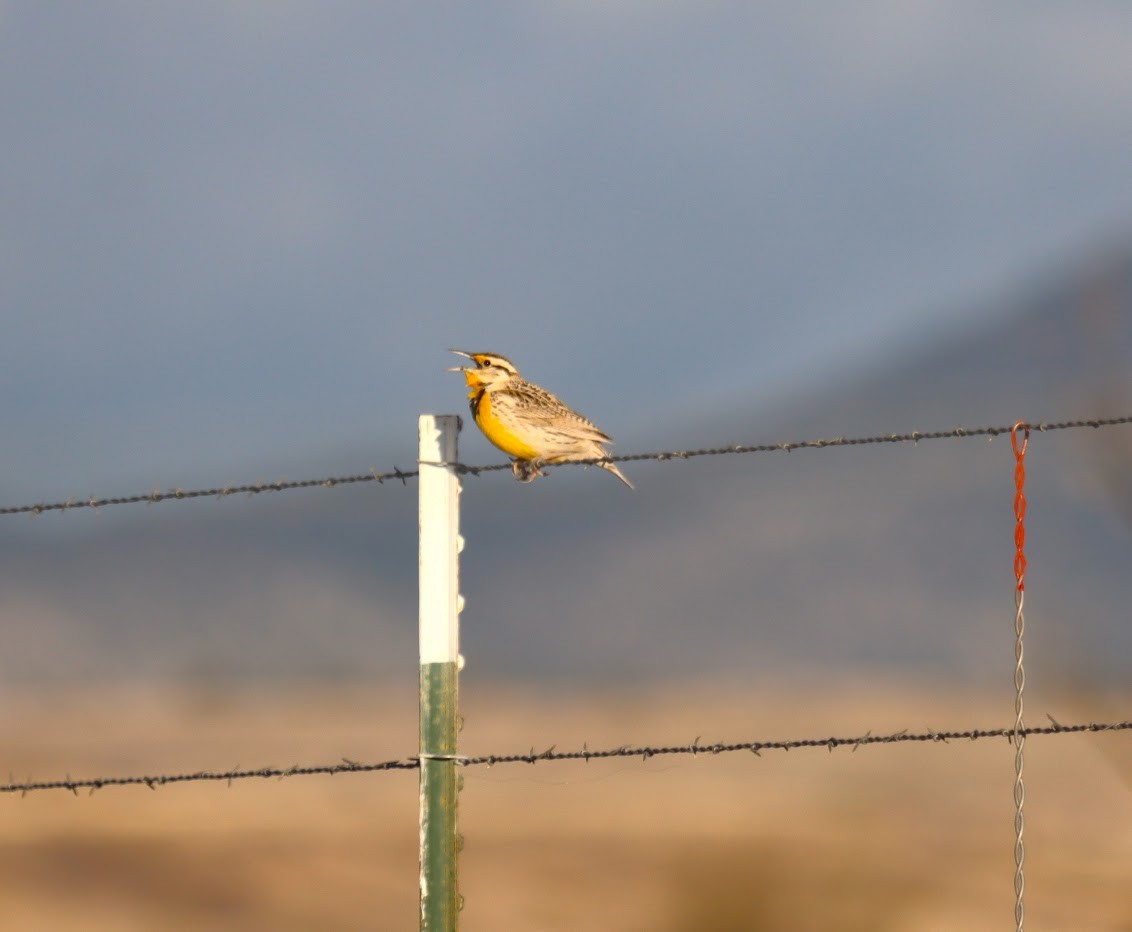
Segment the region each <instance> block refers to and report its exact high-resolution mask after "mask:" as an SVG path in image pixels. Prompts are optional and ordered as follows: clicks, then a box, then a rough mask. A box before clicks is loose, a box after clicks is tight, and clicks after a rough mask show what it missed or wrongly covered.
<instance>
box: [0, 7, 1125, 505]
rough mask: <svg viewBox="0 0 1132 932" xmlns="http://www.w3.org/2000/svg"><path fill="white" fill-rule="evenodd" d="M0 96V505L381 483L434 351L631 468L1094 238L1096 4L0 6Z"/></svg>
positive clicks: (1120, 140)
mask: <svg viewBox="0 0 1132 932" xmlns="http://www.w3.org/2000/svg"><path fill="white" fill-rule="evenodd" d="M0 86H2V87H3V88H4V94H3V95H2V96H0V140H3V143H2V144H0V309H2V315H3V316H2V319H3V321H4V328H3V333H4V340H3V341H2V343H0V384H2V385H3V389H4V396H5V398H6V400H7V404H6V406H5V408H6V411H7V416H6V418H5V425H4V426H5V431H4V434H5V438H6V442H5V444H4V468H3V475H4V479H3V482H2V483H0V499H2V500H3V502H4V503H16V502H17V501H20V500H24V499H26V498H29V497H40V496H45V497H58V496H67V495H72V494H75V495H86V494H91V493H104V492H105V493H114V492H120V491H136V490H138V489H139V488H141V489H144V488H150V487H152V486H154V485H160V486H162V487H168V486H173V485H182V486H186V487H188V486H193V485H198V484H200V485H207V484H221V483H224V482H237V481H249V480H255V479H277V478H283V477H289V478H299V477H300V476H302V475H306V474H308V473H313V474H320V473H323V472H338V471H344V470H348V471H354V470H356V469H364V468H366V467H369V466H375V467H379V468H384V467H386V466H389V465H392V464H393V463H398V464H400V465H405V464H408V463H409V462H410V461H411V460H412V458H413V456H414V452H415V422H416V416H417V414H418V413H420V412H422V411H438V412H444V411H462V410H464V408H463V398H462V392H461V391H460V387H459V382H458V379H456V377H454V376H451V375H448V374H446V373H444V371H443V367H445V366H447V365H449V364H450V363H449V360H448V359H447V358H446V354H445V352H444V351H445V350H446V349H447V348H448V347H449V346H459V347H465V348H469V349H491V350H495V351H498V352H503V353H506V354H508V355H510V356H512V357H513V358H514V359H515V360H516V362H518V363H519V365H520V366H521V367H522V368H523V369H524V371H525V373H526V374H528V375H529V376H531V377H532V378H534V379H536V380H537V381H540V382H543V383H544V384H546V385H547V386H548V387H550V388H552V389H554V390H556V391H558V392H559V394H561V395H562V396H563V397H564V398H565V399H566V400H567V401H568V402H570V403H572V404H574V405H575V406H577V407H578V408H580V409H581V410H582V411H584V412H585V413H587V414H589V415H590V416H592V417H593V418H594V419H595V420H597V421H598V422H599V423H600V424H601V425H602V426H603V427H605V428H606V429H607V430H608V431H609V432H610V433H612V434H613V435H614V436H615V437H616V438H617V440H618V441H619V449H620V450H621V451H622V452H629V451H632V450H635V449H638V448H640V447H642V446H644V447H648V448H652V447H654V446H655V445H656V444H657V442H658V439H659V438H660V437H662V436H663V426H664V425H666V424H668V423H669V422H671V423H672V424H673V425H674V429H678V428H679V425H680V424H681V423H687V422H688V420H687V419H690V418H692V417H694V416H696V415H697V414H698V413H700V412H702V411H704V410H709V409H711V408H712V407H714V406H717V405H720V404H734V405H736V406H741V405H750V406H754V405H756V404H757V403H759V402H760V401H766V400H768V399H769V400H773V399H774V398H778V397H782V396H784V395H786V394H788V393H790V392H791V391H794V390H796V389H797V388H798V387H799V386H800V385H803V384H805V383H806V382H807V381H809V380H812V379H815V378H820V377H823V376H824V375H826V374H828V373H830V372H834V373H836V372H839V371H845V370H846V369H848V368H852V367H854V366H865V365H880V364H882V362H881V361H882V359H883V357H884V356H885V354H890V353H893V352H898V351H900V350H901V349H902V348H904V347H906V346H908V345H909V343H911V342H914V341H916V340H925V339H931V338H932V337H933V336H935V335H938V334H940V333H942V332H945V331H947V330H949V329H953V328H956V327H961V326H973V325H975V324H977V322H978V320H979V318H980V316H981V315H984V314H986V313H989V312H991V310H993V309H994V308H995V307H997V306H999V301H1000V298H1001V296H1002V294H1003V293H1004V292H1009V291H1010V290H1012V289H1015V288H1017V287H1020V286H1022V285H1024V283H1025V282H1026V281H1027V280H1028V279H1029V278H1030V277H1032V276H1034V275H1035V274H1039V273H1041V272H1043V271H1044V270H1046V269H1048V268H1049V267H1050V265H1051V264H1056V263H1059V262H1069V261H1070V260H1071V259H1072V257H1073V256H1075V255H1080V254H1081V253H1082V252H1084V251H1087V250H1088V249H1089V248H1090V247H1092V246H1093V245H1095V244H1096V243H1097V242H1098V241H1100V240H1102V239H1103V238H1105V237H1110V236H1118V235H1120V234H1121V233H1123V232H1125V231H1126V230H1127V229H1128V227H1129V224H1128V220H1129V218H1130V217H1132V120H1130V119H1129V118H1128V115H1129V114H1130V113H1132V10H1129V8H1128V7H1126V6H1125V5H1123V4H1113V3H1078V4H1072V5H1069V4H1060V3H1043V2H1031V3H998V4H994V5H987V4H979V3H973V2H972V3H962V2H960V3H950V4H922V3H910V2H881V0H862V2H860V3H854V4H831V3H817V4H806V5H804V8H803V5H793V4H760V5H754V4H747V3H710V4H702V3H701V4H691V3H688V4H666V5H664V6H663V8H662V7H661V6H660V5H654V4H647V3H642V2H620V3H608V4H607V3H595V2H547V3H538V4H531V3H527V4H504V3H481V4H428V5H425V4H369V3H319V4H315V3H293V2H286V0H270V2H267V0H265V2H244V3H211V2H201V3H193V4H178V3H147V4H133V3H104V4H77V3H76V4H50V5H48V4H40V3H32V2H11V0H7V2H5V0H0ZM851 426H852V425H847V427H851ZM721 439H722V440H733V439H751V438H746V437H743V438H731V437H728V438H721ZM671 440H672V443H674V444H676V445H679V443H680V438H679V437H673V438H671ZM465 451H466V454H467V456H468V458H469V459H472V460H473V461H481V462H482V461H485V460H489V459H493V458H494V457H493V455H492V454H491V453H490V452H489V450H488V448H487V447H486V445H484V444H481V443H480V442H479V441H478V439H477V440H475V441H472V440H469V441H468V442H467V444H466V446H465Z"/></svg>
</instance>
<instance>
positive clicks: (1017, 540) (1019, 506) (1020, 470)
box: [1010, 421, 1030, 592]
mask: <svg viewBox="0 0 1132 932" xmlns="http://www.w3.org/2000/svg"><path fill="white" fill-rule="evenodd" d="M1019 431H1021V432H1022V443H1021V445H1019V443H1018V433H1019ZM1029 445H1030V425H1029V424H1027V423H1026V422H1025V421H1019V422H1018V423H1017V424H1015V425H1014V426H1013V427H1012V428H1011V429H1010V446H1011V448H1012V449H1013V450H1014V459H1015V466H1014V489H1015V492H1014V521H1015V524H1014V546H1015V548H1016V550H1015V552H1014V578H1015V579H1017V580H1018V591H1019V592H1022V591H1023V590H1024V589H1025V588H1026V584H1025V579H1026V524H1025V521H1026V493H1025V492H1024V491H1023V488H1024V486H1025V485H1026V448H1027V447H1028V446H1029Z"/></svg>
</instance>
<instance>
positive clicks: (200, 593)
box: [0, 259, 1132, 685]
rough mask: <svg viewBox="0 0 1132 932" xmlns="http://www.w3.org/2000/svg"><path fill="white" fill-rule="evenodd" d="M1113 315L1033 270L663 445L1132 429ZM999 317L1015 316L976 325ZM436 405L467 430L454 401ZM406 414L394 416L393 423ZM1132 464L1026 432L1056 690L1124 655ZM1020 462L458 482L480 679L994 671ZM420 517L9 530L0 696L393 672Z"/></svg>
mask: <svg viewBox="0 0 1132 932" xmlns="http://www.w3.org/2000/svg"><path fill="white" fill-rule="evenodd" d="M1130 295H1132V261H1129V260H1127V259H1120V260H1118V261H1112V260H1110V261H1106V262H1103V263H1092V264H1090V265H1089V266H1088V267H1087V268H1083V269H1078V270H1076V271H1074V272H1072V273H1070V274H1065V275H1061V274H1055V273H1054V272H1052V271H1051V272H1050V274H1049V280H1048V281H1045V282H1038V283H1034V284H1032V285H1031V286H1030V287H1029V288H1028V289H1027V290H1026V291H1025V292H1020V293H1018V294H1015V295H1009V296H1002V297H1001V298H999V299H996V300H995V301H988V314H987V319H988V320H993V321H994V322H993V323H988V324H987V325H986V326H983V327H979V328H975V329H972V330H968V331H966V332H963V333H951V334H946V335H938V334H936V335H926V336H925V339H924V341H923V343H922V345H920V346H919V347H918V348H916V347H913V348H911V349H909V350H908V351H907V352H906V353H904V354H903V355H901V356H900V357H899V358H887V359H885V358H877V359H875V360H874V361H873V362H872V364H871V365H870V366H869V367H867V368H866V369H864V370H861V371H857V372H854V373H851V374H848V375H845V376H839V377H838V378H837V379H836V380H834V381H830V380H828V379H826V378H823V377H822V374H820V373H814V378H813V379H812V380H811V382H810V383H809V384H810V385H811V387H810V388H808V389H807V390H806V391H805V392H804V393H803V394H800V395H798V396H797V397H795V398H793V399H792V400H790V401H789V402H788V403H785V404H776V405H774V406H773V407H772V406H767V405H763V404H759V403H758V402H757V401H755V400H753V399H747V398H735V399H734V401H733V403H732V404H731V405H730V407H729V408H727V409H724V408H722V407H717V409H716V410H714V411H712V412H711V413H710V414H709V415H707V416H704V415H702V413H701V415H700V416H698V417H694V418H693V417H690V416H689V418H688V419H686V420H683V421H681V422H674V423H671V424H668V425H666V427H665V429H664V430H663V432H662V433H661V432H658V433H657V435H656V437H655V446H654V448H655V449H680V448H693V447H697V446H700V445H710V446H722V445H726V444H729V443H737V442H743V443H762V442H777V441H787V440H789V441H797V440H804V439H810V438H814V437H831V436H837V435H845V436H864V435H872V434H877V433H886V432H904V431H911V430H921V431H927V430H934V429H945V428H951V427H954V426H956V425H960V424H962V425H964V426H968V427H975V426H980V425H983V424H1007V423H1011V422H1013V421H1015V420H1018V419H1023V418H1024V419H1028V420H1030V421H1032V422H1038V421H1042V420H1046V421H1053V420H1058V419H1062V418H1079V417H1087V416H1103V415H1106V414H1127V413H1129V412H1130V411H1132V393H1126V392H1125V390H1124V381H1123V372H1124V371H1125V369H1126V361H1127V360H1128V358H1129V355H1130V351H1132V335H1130V332H1129V331H1130V326H1129V321H1130V316H1132V315H1130V314H1129V310H1130V308H1129V304H1130ZM1003 303H1005V304H1007V305H1009V308H1010V312H1009V313H1007V314H1002V313H994V314H991V313H989V312H990V310H992V309H993V310H1001V307H1002V304H1003ZM692 336H693V335H689V337H690V339H689V346H690V347H692V346H694V340H692V339H691V337H692ZM634 364H636V365H639V366H640V368H641V377H642V378H653V379H656V380H657V383H658V388H659V389H661V390H662V391H663V394H658V397H657V405H658V407H659V406H663V405H665V404H666V403H667V401H668V398H669V396H672V397H679V392H680V390H681V387H682V386H683V385H685V384H688V383H694V381H695V380H696V378H697V368H698V367H702V366H706V365H709V364H710V360H703V359H699V358H697V357H696V356H695V352H694V349H690V350H689V353H688V355H687V356H686V357H685V358H682V359H668V360H641V361H636V362H635V363H634ZM439 377H440V375H439V374H438V378H439ZM561 390H562V391H563V393H564V394H565V395H566V396H567V397H569V391H568V386H562V388H561ZM673 407H674V409H677V408H678V406H677V405H673ZM451 410H459V411H461V412H463V410H464V408H463V401H462V399H459V396H457V394H456V392H455V391H454V392H453V405H452V409H451ZM593 413H594V414H595V416H596V415H597V414H598V412H593ZM416 414H417V412H415V411H414V412H408V411H407V412H405V418H404V420H405V424H406V430H412V429H413V427H412V426H411V425H414V424H415V418H416ZM641 417H642V419H643V420H646V421H649V422H659V421H660V418H659V417H658V412H657V411H651V412H641ZM598 419H599V420H600V417H599V418H598ZM472 429H473V430H474V428H472ZM469 448H472V449H473V450H478V451H482V449H483V447H482V446H481V445H479V441H478V438H477V439H476V440H475V441H472V440H471V439H470V438H468V437H465V444H464V450H465V454H464V456H465V459H467V460H468V461H470V462H483V460H482V459H479V458H477V457H476V456H473V455H472V454H471V453H469V452H467V451H468V450H469ZM618 452H622V453H629V452H639V451H636V450H627V449H623V450H619V451H618ZM370 455H371V456H372V462H367V463H363V464H359V463H358V462H357V461H356V458H355V457H354V456H350V457H343V458H341V459H339V458H336V457H333V456H331V457H327V458H326V460H325V461H326V462H331V463H338V462H341V471H343V472H354V471H357V470H358V469H359V467H361V468H366V467H368V466H373V467H375V468H378V469H384V468H386V467H389V466H391V465H393V464H392V463H388V462H385V461H384V460H383V459H382V457H381V452H380V450H378V451H375V452H373V453H372V454H370ZM122 456H123V458H128V457H129V456H130V451H128V450H123V451H122ZM399 465H402V466H403V467H404V466H405V465H406V464H404V463H402V464H399ZM1130 465H1132V427H1129V428H1113V429H1109V430H1102V431H1095V432H1094V431H1087V430H1084V431H1082V430H1074V431H1059V432H1054V433H1049V434H1039V435H1036V436H1035V437H1034V439H1033V442H1032V445H1031V448H1030V456H1029V461H1028V468H1029V480H1028V486H1027V491H1028V496H1029V500H1030V511H1029V515H1028V522H1027V528H1028V532H1029V536H1028V554H1029V557H1030V573H1029V576H1028V581H1027V620H1028V622H1029V624H1030V629H1031V631H1034V632H1037V636H1035V638H1034V639H1033V649H1032V651H1031V653H1030V654H1029V655H1028V656H1029V657H1030V662H1031V663H1032V664H1036V665H1037V666H1038V667H1044V668H1046V669H1048V670H1049V671H1051V672H1054V673H1057V674H1058V675H1064V676H1066V677H1070V678H1074V677H1086V678H1089V679H1096V678H1104V677H1105V676H1109V675H1112V674H1115V673H1116V671H1117V668H1118V665H1119V663H1120V658H1122V657H1126V656H1128V655H1129V652H1130V651H1132V626H1129V625H1128V623H1127V616H1126V610H1125V609H1126V603H1127V596H1128V582H1127V574H1128V567H1129V557H1130V556H1132V535H1130V527H1132V525H1130V524H1129V523H1128V517H1129V516H1130V515H1132V480H1129V479H1128V478H1127V477H1128V476H1129V475H1132V470H1130V469H1129V466H1130ZM191 466H192V464H191V463H190V464H186V469H185V474H189V475H191ZM1013 467H1014V464H1013V457H1012V455H1011V451H1010V444H1009V441H1008V440H1007V439H1006V438H999V439H997V440H995V441H994V442H987V441H986V440H985V439H965V440H936V441H929V442H924V443H921V444H919V445H917V446H913V445H909V444H905V445H878V446H867V447H853V448H836V449H827V450H800V451H795V452H792V453H789V454H786V453H782V454H769V455H767V454H760V455H744V456H721V457H710V458H703V459H697V460H694V461H688V462H679V461H677V462H671V463H666V464H660V463H655V462H641V463H630V464H628V465H627V466H626V472H627V473H628V474H629V475H630V477H631V478H632V479H633V480H634V481H635V482H636V484H637V487H638V490H637V492H636V493H629V492H628V491H627V490H626V489H624V488H623V487H621V486H620V485H619V484H618V483H616V482H614V481H612V480H611V479H610V477H608V476H606V475H604V474H602V473H598V472H595V471H593V470H590V471H586V472H583V471H582V470H579V469H563V470H555V471H553V472H552V473H551V474H550V477H549V478H548V479H546V480H542V481H539V482H537V483H534V484H533V485H531V486H521V485H518V484H517V483H514V482H512V481H511V480H510V478H509V476H508V475H506V474H503V473H489V474H485V475H484V476H482V477H479V478H473V477H469V478H468V479H467V480H466V481H465V492H464V496H463V503H464V509H465V510H464V515H463V531H464V535H465V537H466V538H467V542H468V543H467V548H466V551H465V555H464V562H463V590H464V592H465V594H466V596H467V609H466V611H465V614H464V616H463V652H464V654H465V655H466V657H467V658H468V662H469V670H470V672H475V673H477V675H484V676H492V677H505V678H514V679H528V680H531V679H543V680H561V681H575V682H576V681H599V680H609V679H618V678H628V679H631V680H635V679H646V678H652V677H668V676H672V675H680V676H686V677H701V676H704V675H715V674H728V675H731V674H736V673H739V674H745V673H750V674H752V675H755V674H757V673H759V672H760V671H770V670H774V671H777V672H782V671H783V670H799V671H810V672H816V673H819V674H820V673H821V672H822V671H823V670H826V671H827V670H837V671H863V672H868V671H870V670H874V669H885V670H888V671H895V672H898V673H906V674H907V675H909V676H912V677H919V676H933V677H934V676H944V677H959V678H963V679H972V680H973V679H982V678H984V677H987V676H991V675H993V676H999V677H1001V675H1002V673H1001V671H1002V670H1003V669H1004V666H1003V662H1004V657H1007V656H1008V654H1009V653H1010V651H1011V650H1012V640H1011V639H1012V637H1013V594H1012V582H1013V578H1012V546H1013V512H1012V500H1013ZM335 468H337V467H332V469H331V470H328V471H333V469H335ZM229 478H231V479H232V480H234V481H235V480H239V481H247V480H251V479H256V478H266V479H276V478H282V477H281V476H278V475H270V476H263V477H251V476H241V477H229ZM289 478H299V477H298V476H291V477H289ZM201 484H202V485H204V484H211V483H210V481H209V479H208V478H207V477H202V478H201ZM60 491H61V492H63V493H69V492H81V493H84V494H86V493H89V492H94V491H97V492H100V493H101V492H105V491H108V490H104V489H98V490H60ZM127 491H137V490H133V489H131V490H127ZM13 504H14V503H13ZM415 512H416V486H415V483H413V482H410V483H409V485H408V486H407V487H401V485H400V484H397V483H386V484H385V485H382V486H379V485H376V484H366V485H365V486H354V487H342V488H338V489H334V490H331V491H323V490H313V491H309V492H289V493H283V494H278V495H274V494H272V495H260V496H256V497H255V498H253V499H251V500H248V501H234V500H231V501H221V502H192V503H167V504H162V505H157V506H152V507H151V506H129V507H123V508H112V509H106V510H105V511H104V513H102V514H98V515H95V514H92V513H86V512H83V513H73V514H65V515H59V514H48V515H44V516H41V517H38V518H26V519H25V518H6V519H4V520H5V524H4V528H3V535H2V537H0V619H2V620H3V626H4V633H5V650H4V651H3V653H2V655H0V681H2V682H4V683H19V684H24V685H27V684H32V683H38V682H44V683H49V682H53V681H56V680H59V679H67V680H74V679H85V678H91V679H96V680H97V679H102V678H114V679H121V678H131V677H136V678H140V679H152V678H159V679H167V678H174V679H187V680H201V679H203V680H224V679H229V678H245V677H252V678H269V679H293V678H296V677H298V678H307V679H326V678H333V679H349V678H367V679H368V678H374V677H384V676H389V675H398V674H399V675H404V676H406V677H411V676H412V675H413V671H414V670H415V665H416V514H415Z"/></svg>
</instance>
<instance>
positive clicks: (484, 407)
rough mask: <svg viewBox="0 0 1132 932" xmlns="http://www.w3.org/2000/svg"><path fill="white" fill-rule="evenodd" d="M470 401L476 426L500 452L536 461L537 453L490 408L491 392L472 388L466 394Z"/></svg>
mask: <svg viewBox="0 0 1132 932" xmlns="http://www.w3.org/2000/svg"><path fill="white" fill-rule="evenodd" d="M468 397H469V398H470V399H471V400H472V411H473V412H474V414H475V418H476V424H478V425H479V429H480V430H482V431H483V434H484V436H485V437H487V439H488V440H490V441H491V442H492V443H494V444H495V445H496V446H497V447H499V449H500V450H502V451H503V452H504V453H506V454H508V455H509V456H514V457H517V458H518V459H521V460H533V459H538V455H539V451H538V450H536V449H535V448H534V447H532V446H530V444H528V443H526V442H525V441H524V440H523V439H522V438H521V437H520V436H519V435H518V434H517V433H516V432H515V430H514V429H513V428H512V427H511V426H510V425H509V424H508V423H507V422H506V421H504V420H503V419H502V418H500V417H499V416H498V415H497V414H496V413H495V410H494V409H493V408H492V406H491V392H488V391H484V390H483V389H482V388H479V389H477V388H473V389H472V391H471V392H469V393H468Z"/></svg>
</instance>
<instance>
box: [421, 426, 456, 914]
mask: <svg viewBox="0 0 1132 932" xmlns="http://www.w3.org/2000/svg"><path fill="white" fill-rule="evenodd" d="M459 431H460V419H459V417H457V416H456V415H431V414H426V415H422V416H421V418H420V421H419V424H418V439H419V446H418V451H419V452H418V457H419V469H420V483H419V484H420V490H419V494H420V502H419V521H420V526H419V536H420V544H419V546H420V566H419V569H418V573H419V583H420V675H421V678H420V688H421V692H420V755H419V757H420V768H421V769H420V867H421V871H420V883H421V896H420V906H421V925H420V927H421V930H422V932H424V930H429V932H449V930H454V929H455V928H456V925H457V916H458V914H459V911H460V908H461V905H462V903H461V900H462V898H461V896H460V894H459V891H458V889H457V869H456V856H457V853H458V851H459V848H460V841H461V839H460V837H459V835H458V834H457V831H456V794H457V790H458V786H457V783H458V774H457V772H456V768H457V759H456V734H457V732H458V730H459V714H458V705H457V697H458V689H457V684H458V676H459V670H460V667H461V665H462V659H461V657H460V618H459V615H460V609H461V608H462V607H463V604H462V603H463V599H462V598H461V596H460V572H459V552H460V550H461V549H462V546H463V539H462V538H461V537H460V476H459V472H458V471H457V468H456V457H457V444H456V438H457V435H458V434H459Z"/></svg>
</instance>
